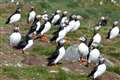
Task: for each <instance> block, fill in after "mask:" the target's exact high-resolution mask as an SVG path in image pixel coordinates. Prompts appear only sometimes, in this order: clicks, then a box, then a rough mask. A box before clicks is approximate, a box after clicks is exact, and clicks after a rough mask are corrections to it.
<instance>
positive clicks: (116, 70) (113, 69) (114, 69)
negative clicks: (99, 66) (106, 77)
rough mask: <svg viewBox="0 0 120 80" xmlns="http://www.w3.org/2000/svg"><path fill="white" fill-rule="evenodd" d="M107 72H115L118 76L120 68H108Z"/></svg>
mask: <svg viewBox="0 0 120 80" xmlns="http://www.w3.org/2000/svg"><path fill="white" fill-rule="evenodd" d="M108 71H110V72H115V73H117V74H119V75H120V66H113V67H108Z"/></svg>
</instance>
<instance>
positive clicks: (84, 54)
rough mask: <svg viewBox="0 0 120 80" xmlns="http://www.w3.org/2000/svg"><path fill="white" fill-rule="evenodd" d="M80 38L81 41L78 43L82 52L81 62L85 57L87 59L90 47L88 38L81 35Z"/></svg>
mask: <svg viewBox="0 0 120 80" xmlns="http://www.w3.org/2000/svg"><path fill="white" fill-rule="evenodd" d="M79 40H80V41H81V43H80V44H79V45H78V51H79V53H80V63H82V62H83V61H84V60H83V58H84V59H87V55H88V54H89V47H88V46H87V38H86V37H80V38H79Z"/></svg>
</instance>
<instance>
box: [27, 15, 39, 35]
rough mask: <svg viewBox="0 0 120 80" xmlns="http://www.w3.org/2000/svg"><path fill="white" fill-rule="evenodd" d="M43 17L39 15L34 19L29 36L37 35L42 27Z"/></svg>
mask: <svg viewBox="0 0 120 80" xmlns="http://www.w3.org/2000/svg"><path fill="white" fill-rule="evenodd" d="M40 20H41V15H37V16H36V17H35V19H34V22H33V23H32V26H31V27H30V30H29V31H28V33H27V35H30V34H31V33H34V34H35V35H36V34H37V31H38V30H39V29H40V27H41V23H40Z"/></svg>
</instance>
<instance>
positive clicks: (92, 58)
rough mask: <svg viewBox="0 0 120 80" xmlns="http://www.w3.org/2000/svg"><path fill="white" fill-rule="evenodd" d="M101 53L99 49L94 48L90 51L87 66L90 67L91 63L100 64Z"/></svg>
mask: <svg viewBox="0 0 120 80" xmlns="http://www.w3.org/2000/svg"><path fill="white" fill-rule="evenodd" d="M100 57H101V56H100V51H99V50H98V49H97V48H95V47H94V48H93V49H92V50H90V51H89V53H88V55H87V65H86V66H89V64H90V63H91V62H93V63H96V64H97V63H98V59H99V58H100Z"/></svg>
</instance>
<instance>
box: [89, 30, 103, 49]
mask: <svg viewBox="0 0 120 80" xmlns="http://www.w3.org/2000/svg"><path fill="white" fill-rule="evenodd" d="M101 40H102V37H101V35H100V34H99V33H98V31H96V30H95V31H94V34H93V36H92V38H91V40H90V42H89V44H88V47H98V46H99V45H100V43H101Z"/></svg>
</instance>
